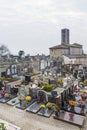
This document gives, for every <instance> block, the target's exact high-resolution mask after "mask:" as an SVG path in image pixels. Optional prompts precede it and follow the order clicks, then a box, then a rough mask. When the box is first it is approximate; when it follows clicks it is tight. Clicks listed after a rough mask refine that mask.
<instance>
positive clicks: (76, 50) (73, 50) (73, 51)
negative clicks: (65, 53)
mask: <svg viewBox="0 0 87 130" xmlns="http://www.w3.org/2000/svg"><path fill="white" fill-rule="evenodd" d="M82 53H83V49H82V48H74V47H70V54H71V55H77V54H82Z"/></svg>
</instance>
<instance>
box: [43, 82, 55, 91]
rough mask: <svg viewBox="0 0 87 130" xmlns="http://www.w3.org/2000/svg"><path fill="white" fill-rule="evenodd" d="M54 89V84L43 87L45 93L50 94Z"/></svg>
mask: <svg viewBox="0 0 87 130" xmlns="http://www.w3.org/2000/svg"><path fill="white" fill-rule="evenodd" d="M54 88H55V85H54V84H47V85H45V86H44V88H43V89H44V90H45V91H47V92H50V91H51V90H53V89H54Z"/></svg>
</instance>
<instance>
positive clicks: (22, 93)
mask: <svg viewBox="0 0 87 130" xmlns="http://www.w3.org/2000/svg"><path fill="white" fill-rule="evenodd" d="M26 96H27V93H26V89H25V85H21V87H20V89H19V91H18V98H19V100H20V105H22V103H23V102H24V99H25V97H26ZM20 97H21V98H20Z"/></svg>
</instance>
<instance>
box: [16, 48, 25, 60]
mask: <svg viewBox="0 0 87 130" xmlns="http://www.w3.org/2000/svg"><path fill="white" fill-rule="evenodd" d="M24 54H25V52H24V51H23V50H20V51H19V52H18V55H19V58H20V59H21V58H23V57H24Z"/></svg>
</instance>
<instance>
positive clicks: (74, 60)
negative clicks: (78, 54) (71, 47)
mask: <svg viewBox="0 0 87 130" xmlns="http://www.w3.org/2000/svg"><path fill="white" fill-rule="evenodd" d="M63 61H64V64H75V62H76V58H72V59H70V58H69V57H67V56H64V55H63Z"/></svg>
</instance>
